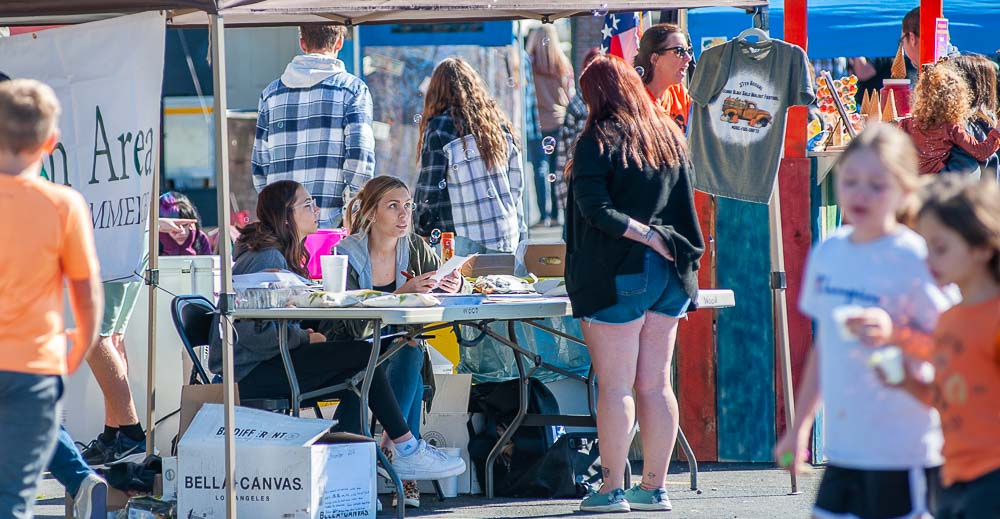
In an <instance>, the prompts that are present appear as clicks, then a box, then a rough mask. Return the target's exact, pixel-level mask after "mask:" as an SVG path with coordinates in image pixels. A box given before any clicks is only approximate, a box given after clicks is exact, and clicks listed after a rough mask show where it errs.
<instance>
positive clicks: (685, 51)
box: [655, 46, 694, 58]
mask: <svg viewBox="0 0 1000 519" xmlns="http://www.w3.org/2000/svg"><path fill="white" fill-rule="evenodd" d="M664 52H673V53H674V56H677V57H678V58H684V56H690V57H692V58H693V57H694V47H681V46H677V47H667V48H665V49H660V50H658V51H656V52H655V54H663V53H664Z"/></svg>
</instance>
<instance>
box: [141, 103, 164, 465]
mask: <svg viewBox="0 0 1000 519" xmlns="http://www.w3.org/2000/svg"><path fill="white" fill-rule="evenodd" d="M162 120H163V119H162V117H161V118H160V121H161V123H162ZM162 131H163V127H162V125H161V127H160V135H162V134H163V133H162ZM160 142H162V140H161V141H160ZM159 149H160V150H161V152H162V146H161V147H160V148H159ZM153 164H154V166H153V167H154V171H153V187H152V189H151V190H150V196H149V222H147V223H148V224H149V227H148V234H149V266H148V267H146V272H145V275H146V286H147V287H148V288H149V322H148V329H147V335H146V339H147V342H146V455H147V456H152V455H153V453H154V452H155V450H154V449H155V443H156V431H155V429H156V300H157V288H158V287H159V286H160V270H159V264H160V233H159V220H160V204H159V199H160V161H159V160H155V161H153Z"/></svg>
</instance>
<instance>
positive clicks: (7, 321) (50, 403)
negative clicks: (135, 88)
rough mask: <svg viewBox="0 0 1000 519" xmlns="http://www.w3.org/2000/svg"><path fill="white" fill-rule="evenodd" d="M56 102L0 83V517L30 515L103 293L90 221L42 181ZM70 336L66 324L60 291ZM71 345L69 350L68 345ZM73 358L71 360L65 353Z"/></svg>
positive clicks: (29, 87) (34, 85)
mask: <svg viewBox="0 0 1000 519" xmlns="http://www.w3.org/2000/svg"><path fill="white" fill-rule="evenodd" d="M58 115H59V101H58V100H57V99H56V96H55V93H54V92H53V91H52V89H51V88H49V87H47V86H45V85H44V84H42V83H39V82H37V81H33V80H25V79H17V80H11V81H5V82H3V83H0V243H3V244H4V246H3V247H2V248H0V438H3V441H2V442H0V517H4V518H7V517H12V518H15V519H21V518H28V517H31V516H32V511H31V510H32V508H33V506H34V501H35V495H36V489H37V486H38V480H39V478H40V476H41V473H42V470H43V469H44V468H45V466H46V465H47V463H48V461H49V459H50V458H51V454H52V448H53V445H54V441H55V439H56V433H57V431H58V425H59V424H58V416H59V397H60V396H61V393H62V381H61V376H62V375H65V374H68V373H72V372H73V371H75V370H76V368H77V367H79V365H80V363H81V361H82V360H83V358H84V356H85V355H86V353H87V350H88V349H89V348H90V346H91V345H92V344H93V343H94V341H95V340H96V332H97V324H98V319H99V318H100V314H99V313H98V312H97V309H98V308H100V307H101V305H102V303H101V299H102V297H103V296H102V293H101V285H100V276H99V274H98V270H99V269H98V263H97V255H96V253H95V251H94V238H93V230H92V226H91V221H90V212H89V210H88V209H87V205H86V203H85V202H84V200H83V197H82V196H80V194H79V193H77V192H76V191H73V190H72V189H70V188H67V187H64V186H60V185H56V184H53V183H50V182H48V181H46V180H45V179H42V178H40V177H39V169H40V168H41V165H42V159H43V158H44V157H45V156H46V155H47V154H48V153H50V152H51V151H52V150H53V149H54V147H55V145H56V143H57V142H58V141H59V130H58V128H57V126H56V119H57V117H58ZM64 283H65V285H66V286H68V287H69V300H70V305H71V307H72V311H73V317H74V320H75V322H76V323H77V326H78V328H77V329H76V330H65V329H64V325H63V319H62V313H63V285H64ZM67 343H68V344H67ZM68 346H72V349H71V350H70V351H69V353H67V347H68Z"/></svg>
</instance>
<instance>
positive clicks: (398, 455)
mask: <svg viewBox="0 0 1000 519" xmlns="http://www.w3.org/2000/svg"><path fill="white" fill-rule="evenodd" d="M257 218H258V219H259V220H260V221H258V222H255V223H251V224H249V225H247V226H245V227H244V228H243V229H242V230H241V231H240V237H239V238H238V239H237V240H236V247H235V249H236V250H235V260H236V262H235V264H234V265H233V275H239V274H252V273H255V272H266V271H275V270H284V271H290V272H293V273H295V274H298V275H300V276H303V277H307V272H306V267H305V265H306V263H307V261H308V259H309V253H308V252H306V249H305V245H304V243H303V242H304V241H305V239H306V236H309V235H310V234H313V233H315V232H316V230H317V228H318V227H319V208H318V207H317V206H316V202H315V201H314V200H313V198H312V197H311V196H309V193H308V192H307V191H306V190H305V188H304V187H302V185H301V184H299V183H298V182H295V181H293V180H280V181H278V182H274V183H273V184H268V185H267V187H265V188H264V189H263V190H261V192H260V195H259V197H258V199H257ZM278 326H279V324H278V322H277V321H243V320H236V321H234V322H233V327H234V329H235V331H236V334H235V335H234V336H235V337H236V339H235V344H234V345H233V365H234V366H233V371H234V375H235V376H234V378H235V379H236V380H235V382H237V383H239V385H240V396H242V397H244V398H279V397H286V398H287V397H288V396H289V395H290V389H289V387H288V379H287V377H286V376H285V369H284V364H283V363H282V360H281V353H280V352H279V350H278ZM287 327H288V330H287V332H288V347H289V349H290V350H291V357H292V364H293V365H294V366H295V375H296V378H297V379H298V382H299V388H300V389H301V390H302V392H303V393H305V392H308V391H314V390H316V389H320V388H323V387H328V386H332V385H334V384H338V383H341V382H343V381H344V380H345V379H346V378H347V377H351V376H353V375H354V374H356V373H358V372H359V371H361V370H363V369H364V368H365V366H367V365H368V357H369V354H370V352H371V345H370V344H368V343H367V342H365V341H362V340H348V341H327V339H326V336H324V335H323V334H321V333H317V332H315V331H314V330H312V329H309V328H302V327H301V326H300V325H299V323H297V322H290V323H288V324H287ZM209 368H210V369H211V370H212V372H213V373H221V372H222V340H221V338H220V337H219V317H218V315H216V316H215V322H214V323H213V325H212V337H211V343H210V345H209ZM369 406H370V407H371V410H372V413H373V414H374V415H375V417H376V418H377V419H378V421H379V422H381V423H382V426H383V427H384V428H385V430H386V432H387V435H388V436H389V438H391V439H392V451H393V452H394V453H395V456H394V459H393V461H392V465H393V467H395V469H396V472H397V473H398V474H399V477H400V478H402V479H413V480H421V479H442V478H445V477H450V476H455V475H458V474H461V473H462V472H465V463H464V462H462V460H461V459H460V458H449V457H447V456H445V455H444V454H443V453H441V452H440V451H438V450H437V449H435V448H434V447H433V446H431V445H428V444H426V443H425V442H424V441H422V440H420V439H419V438H417V437H416V436H414V434H413V433H412V432H411V430H410V427H409V426H408V425H407V422H406V418H405V417H404V416H403V413H402V411H401V410H400V407H399V402H398V401H397V400H396V397H395V395H394V394H393V390H392V388H391V387H390V386H389V380H388V378H387V377H386V374H385V370H384V368H383V367H381V366H380V367H378V368H376V369H375V374H374V377H373V378H372V384H371V399H370V400H369ZM355 432H360V431H355Z"/></svg>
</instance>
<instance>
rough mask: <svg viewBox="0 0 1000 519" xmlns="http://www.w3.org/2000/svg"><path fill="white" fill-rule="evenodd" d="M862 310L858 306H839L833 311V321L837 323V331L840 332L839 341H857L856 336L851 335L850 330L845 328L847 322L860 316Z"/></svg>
mask: <svg viewBox="0 0 1000 519" xmlns="http://www.w3.org/2000/svg"><path fill="white" fill-rule="evenodd" d="M864 310H865V309H864V308H862V307H860V306H858V305H841V306H838V307H836V308H834V309H833V320H834V321H835V322H836V323H837V329H838V330H840V339H841V340H843V341H856V340H858V336H857V335H854V334H853V333H851V329H850V328H848V327H847V320H848V319H850V318H851V317H857V316H859V315H861V313H862V312H864Z"/></svg>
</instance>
